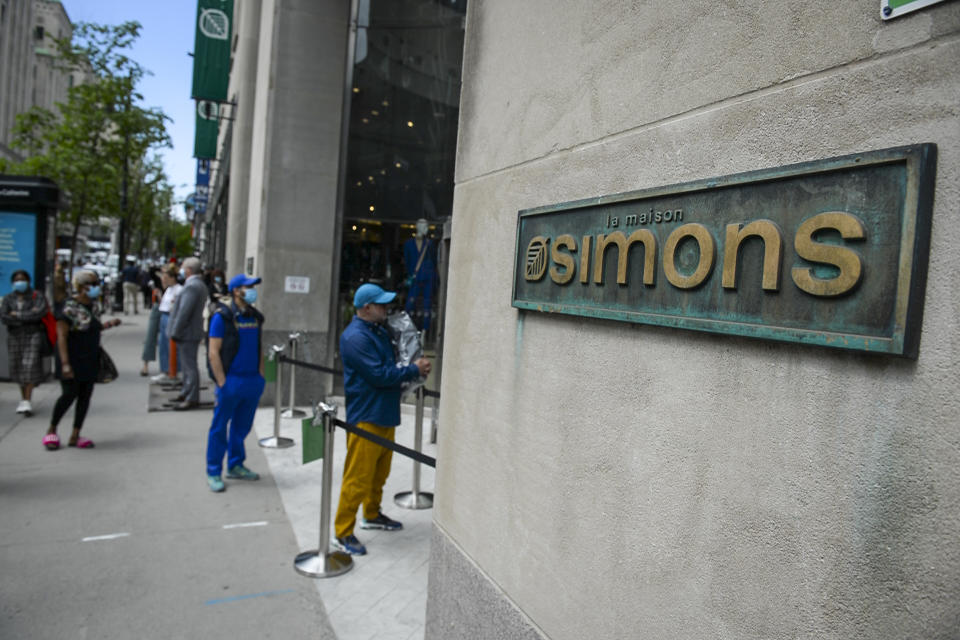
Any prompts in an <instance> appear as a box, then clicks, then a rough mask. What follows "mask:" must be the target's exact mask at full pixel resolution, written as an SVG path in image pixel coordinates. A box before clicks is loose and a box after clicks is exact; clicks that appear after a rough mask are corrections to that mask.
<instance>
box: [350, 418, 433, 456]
mask: <svg viewBox="0 0 960 640" xmlns="http://www.w3.org/2000/svg"><path fill="white" fill-rule="evenodd" d="M333 424H335V425H337V426H338V427H340V428H342V429H343V430H344V431H349V432H350V433H352V434H354V435H357V436H360V437H361V438H364V439H366V440H369V441H370V442H373V443H375V444H378V445H380V446H381V447H384V448H386V449H390V450H391V451H396V452H397V453H399V454H402V455H405V456H407V457H408V458H413V459H414V460H416V461H417V462H419V463H421V464H425V465H427V466H429V467H433V468H434V469H436V468H437V459H436V458H431V457H430V456H428V455H424V454H422V453H420V452H419V451H414V450H413V449H408V448H406V447H405V446H403V445H402V444H397V443H396V442H391V441H389V440H387V439H386V438H381V437H380V436H378V435H376V434H374V433H370V432H369V431H365V430H364V429H361V428H359V427H357V426H355V425H352V424H350V423H349V422H344V421H343V420H338V419H336V418H334V420H333Z"/></svg>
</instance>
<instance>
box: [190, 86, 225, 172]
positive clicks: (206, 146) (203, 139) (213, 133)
mask: <svg viewBox="0 0 960 640" xmlns="http://www.w3.org/2000/svg"><path fill="white" fill-rule="evenodd" d="M219 116H220V105H219V104H217V103H216V102H210V101H209V100H197V129H196V133H195V135H194V139H193V157H194V158H216V157H217V133H218V131H219V126H220V118H219Z"/></svg>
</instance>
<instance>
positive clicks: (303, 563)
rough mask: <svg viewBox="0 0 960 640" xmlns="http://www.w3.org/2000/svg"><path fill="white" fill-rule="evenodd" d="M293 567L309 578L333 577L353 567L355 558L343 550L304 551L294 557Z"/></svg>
mask: <svg viewBox="0 0 960 640" xmlns="http://www.w3.org/2000/svg"><path fill="white" fill-rule="evenodd" d="M293 568H294V569H296V571H297V573H299V574H300V575H302V576H307V577H308V578H333V577H334V576H339V575H340V574H343V573H346V572H347V571H350V569H353V559H352V558H351V557H350V554H349V553H344V552H343V551H333V552H330V553H326V554H324V553H320V551H318V550H314V551H304V552H303V553H301V554H299V555H298V556H297V557H296V558H295V559H294V561H293Z"/></svg>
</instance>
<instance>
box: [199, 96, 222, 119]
mask: <svg viewBox="0 0 960 640" xmlns="http://www.w3.org/2000/svg"><path fill="white" fill-rule="evenodd" d="M197 114H198V115H199V116H200V117H201V118H203V119H204V120H216V119H217V118H218V116H219V115H220V105H218V104H217V103H216V102H211V101H209V100H197Z"/></svg>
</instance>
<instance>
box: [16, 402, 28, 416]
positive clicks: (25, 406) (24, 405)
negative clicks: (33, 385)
mask: <svg viewBox="0 0 960 640" xmlns="http://www.w3.org/2000/svg"><path fill="white" fill-rule="evenodd" d="M27 411H30V403H29V402H27V401H26V400H21V401H20V404H18V405H17V413H26V412H27Z"/></svg>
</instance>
